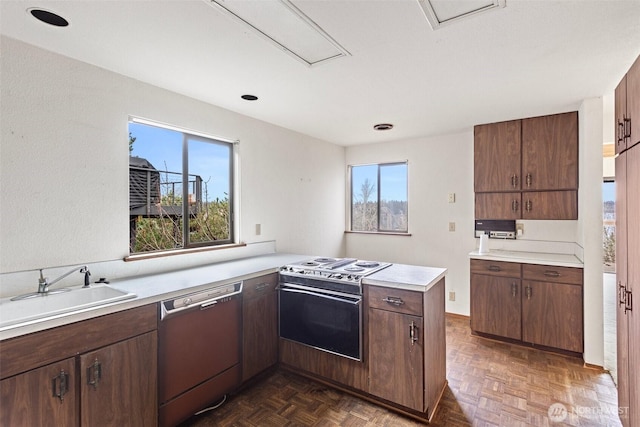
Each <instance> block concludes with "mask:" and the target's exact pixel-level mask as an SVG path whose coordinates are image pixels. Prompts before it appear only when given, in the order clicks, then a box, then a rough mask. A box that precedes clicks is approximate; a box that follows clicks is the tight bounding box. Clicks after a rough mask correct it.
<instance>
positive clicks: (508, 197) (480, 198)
mask: <svg viewBox="0 0 640 427" xmlns="http://www.w3.org/2000/svg"><path fill="white" fill-rule="evenodd" d="M475 203H476V206H475V214H476V219H520V218H521V217H522V202H521V194H520V193H476V194H475Z"/></svg>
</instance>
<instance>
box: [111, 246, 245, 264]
mask: <svg viewBox="0 0 640 427" xmlns="http://www.w3.org/2000/svg"><path fill="white" fill-rule="evenodd" d="M243 246H247V244H246V243H230V244H228V245H218V246H204V247H200V248H187V249H172V250H167V251H157V252H146V253H138V254H132V255H129V256H126V257H124V258H123V259H122V260H123V261H124V262H131V261H140V260H143V259H153V258H164V257H169V256H176V255H185V254H194V253H199V252H210V251H219V250H224V249H231V248H240V247H243Z"/></svg>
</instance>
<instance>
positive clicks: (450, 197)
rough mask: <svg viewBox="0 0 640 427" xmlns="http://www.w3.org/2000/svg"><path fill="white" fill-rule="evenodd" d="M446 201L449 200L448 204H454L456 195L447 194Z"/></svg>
mask: <svg viewBox="0 0 640 427" xmlns="http://www.w3.org/2000/svg"><path fill="white" fill-rule="evenodd" d="M448 200H449V203H455V202H456V193H449V197H448Z"/></svg>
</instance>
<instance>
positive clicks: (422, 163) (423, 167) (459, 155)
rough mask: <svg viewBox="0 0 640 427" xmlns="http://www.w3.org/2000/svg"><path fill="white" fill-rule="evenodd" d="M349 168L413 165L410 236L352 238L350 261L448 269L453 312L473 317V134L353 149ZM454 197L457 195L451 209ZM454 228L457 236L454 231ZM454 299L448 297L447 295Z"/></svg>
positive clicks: (410, 167)
mask: <svg viewBox="0 0 640 427" xmlns="http://www.w3.org/2000/svg"><path fill="white" fill-rule="evenodd" d="M346 158H347V164H362V163H380V162H389V161H403V160H408V161H409V165H408V173H409V196H408V197H409V212H408V219H409V233H410V234H411V236H386V235H372V234H355V233H349V234H347V236H346V250H347V256H349V257H356V258H362V259H377V260H383V261H390V262H396V263H405V264H415V265H427V266H432V267H445V268H448V269H449V272H448V275H447V278H446V287H447V291H455V292H456V301H455V302H447V311H448V312H454V313H462V314H469V257H468V254H469V252H470V251H472V250H473V249H474V247H475V238H474V236H473V133H472V132H471V131H468V132H464V133H459V134H455V135H446V136H441V137H434V138H420V139H413V140H407V141H396V142H393V143H386V144H372V145H360V146H354V147H348V148H347V152H346ZM448 193H455V194H456V199H455V200H456V201H455V203H448V200H447V195H448ZM449 222H455V223H456V231H455V232H450V231H449ZM447 295H448V294H447Z"/></svg>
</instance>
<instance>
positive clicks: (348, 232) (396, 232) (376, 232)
mask: <svg viewBox="0 0 640 427" xmlns="http://www.w3.org/2000/svg"><path fill="white" fill-rule="evenodd" d="M344 234H378V235H382V236H411V233H403V232H400V231H351V230H345V231H344Z"/></svg>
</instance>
